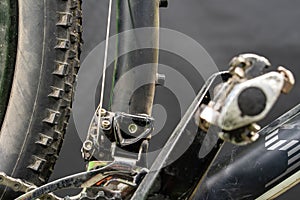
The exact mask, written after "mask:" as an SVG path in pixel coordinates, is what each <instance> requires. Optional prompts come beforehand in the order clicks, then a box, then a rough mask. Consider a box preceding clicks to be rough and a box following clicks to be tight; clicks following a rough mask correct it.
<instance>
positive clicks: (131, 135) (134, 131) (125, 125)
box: [81, 109, 154, 161]
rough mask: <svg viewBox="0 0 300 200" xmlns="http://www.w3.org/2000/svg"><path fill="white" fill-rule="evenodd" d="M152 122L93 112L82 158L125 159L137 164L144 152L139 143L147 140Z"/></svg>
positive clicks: (125, 115)
mask: <svg viewBox="0 0 300 200" xmlns="http://www.w3.org/2000/svg"><path fill="white" fill-rule="evenodd" d="M99 115H100V116H101V118H100V120H99V119H98V118H99ZM99 122H100V123H101V126H99V124H98V123H99ZM153 122H154V119H153V118H152V117H149V116H148V115H131V114H126V113H122V112H116V113H114V112H109V111H106V110H104V109H101V110H100V111H99V110H96V112H95V114H94V117H93V119H92V122H91V124H90V127H89V130H88V134H87V139H86V141H85V142H84V143H83V146H82V149H81V151H82V155H83V158H84V159H85V160H91V159H92V158H93V157H94V158H96V159H98V160H114V159H115V157H122V156H123V157H124V156H125V157H124V158H131V159H135V160H136V161H139V159H140V157H141V153H142V152H141V151H143V152H145V151H146V150H145V149H144V147H145V146H143V145H142V143H143V141H144V140H148V137H149V136H150V134H151V132H152V130H153ZM116 152H122V154H123V155H119V156H117V155H116ZM126 155H127V156H126Z"/></svg>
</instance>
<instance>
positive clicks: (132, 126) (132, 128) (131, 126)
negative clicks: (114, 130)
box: [128, 124, 138, 134]
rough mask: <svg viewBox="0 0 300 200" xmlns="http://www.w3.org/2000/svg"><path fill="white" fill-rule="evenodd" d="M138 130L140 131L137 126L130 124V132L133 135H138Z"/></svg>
mask: <svg viewBox="0 0 300 200" xmlns="http://www.w3.org/2000/svg"><path fill="white" fill-rule="evenodd" d="M137 129H138V127H137V125H136V124H129V126H128V131H129V132H130V133H132V134H133V133H136V131H137Z"/></svg>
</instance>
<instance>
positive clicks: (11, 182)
mask: <svg viewBox="0 0 300 200" xmlns="http://www.w3.org/2000/svg"><path fill="white" fill-rule="evenodd" d="M0 185H3V186H6V187H9V188H11V189H12V190H13V191H15V192H25V193H26V192H29V191H31V190H33V189H36V188H37V186H35V185H32V184H29V183H26V182H24V181H22V180H21V179H17V178H12V177H10V176H8V175H6V174H5V173H3V172H0ZM40 200H62V199H61V198H59V197H57V196H55V195H54V194H52V193H50V194H45V195H43V196H42V197H41V198H40Z"/></svg>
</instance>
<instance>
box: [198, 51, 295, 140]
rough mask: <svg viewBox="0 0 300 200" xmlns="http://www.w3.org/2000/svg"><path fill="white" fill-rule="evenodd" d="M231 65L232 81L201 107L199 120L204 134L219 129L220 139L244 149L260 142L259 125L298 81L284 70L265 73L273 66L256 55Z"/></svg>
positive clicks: (236, 60)
mask: <svg viewBox="0 0 300 200" xmlns="http://www.w3.org/2000/svg"><path fill="white" fill-rule="evenodd" d="M229 65H230V69H229V73H230V74H231V78H229V79H228V80H227V81H226V82H224V83H221V84H219V85H217V86H216V87H215V88H214V94H213V98H212V100H211V101H210V102H209V103H208V104H202V105H201V106H200V108H199V112H198V115H199V116H197V117H199V118H200V120H198V121H199V127H200V128H202V129H203V130H205V131H207V130H208V128H209V127H210V126H211V125H214V126H217V127H219V128H220V129H221V131H220V133H219V137H220V138H221V139H223V140H225V141H228V142H231V143H234V144H237V145H245V144H248V143H251V142H254V141H256V140H257V138H258V137H259V135H258V133H257V132H258V131H259V130H260V127H259V126H258V125H257V124H256V123H257V122H258V121H260V120H262V119H263V118H265V116H266V115H267V114H268V113H269V111H270V110H271V108H272V107H273V105H274V103H275V102H276V101H277V99H278V97H279V95H280V93H288V92H289V91H290V90H291V89H292V87H293V85H294V83H295V80H294V77H293V74H292V73H291V72H290V71H289V70H287V69H285V68H284V67H279V68H278V71H272V72H267V73H265V69H266V68H269V67H270V66H271V64H270V62H269V61H268V60H267V59H266V58H264V57H262V56H258V55H255V54H242V55H239V56H237V57H234V58H233V59H232V60H231V62H230V64H229Z"/></svg>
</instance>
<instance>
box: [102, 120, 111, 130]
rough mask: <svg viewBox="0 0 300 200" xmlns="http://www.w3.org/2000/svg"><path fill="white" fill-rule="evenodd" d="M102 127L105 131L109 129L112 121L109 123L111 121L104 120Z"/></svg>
mask: <svg viewBox="0 0 300 200" xmlns="http://www.w3.org/2000/svg"><path fill="white" fill-rule="evenodd" d="M101 126H102V128H105V129H107V128H109V126H110V121H109V120H103V121H102V122H101Z"/></svg>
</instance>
